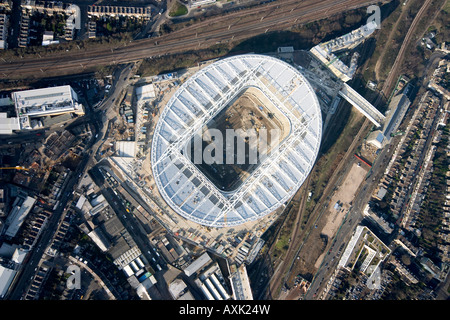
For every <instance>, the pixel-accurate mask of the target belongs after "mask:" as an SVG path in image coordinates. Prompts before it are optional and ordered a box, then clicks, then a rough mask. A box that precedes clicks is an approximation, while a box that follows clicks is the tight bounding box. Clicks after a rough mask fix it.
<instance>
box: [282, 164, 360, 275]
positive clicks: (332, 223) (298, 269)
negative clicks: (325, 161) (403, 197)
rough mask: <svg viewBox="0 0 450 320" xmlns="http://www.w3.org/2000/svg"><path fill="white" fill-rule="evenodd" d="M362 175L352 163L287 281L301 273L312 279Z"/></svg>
mask: <svg viewBox="0 0 450 320" xmlns="http://www.w3.org/2000/svg"><path fill="white" fill-rule="evenodd" d="M366 174H367V169H366V168H365V167H363V166H358V163H357V161H355V162H354V163H353V165H352V168H351V170H349V172H348V173H347V175H346V176H345V178H343V182H342V183H341V184H340V186H339V188H338V189H337V190H336V191H335V192H334V193H333V195H332V197H331V200H330V202H329V204H328V207H327V208H326V209H324V210H326V211H325V212H323V214H322V216H321V217H320V218H319V220H318V221H317V223H316V225H315V226H314V228H313V229H312V231H311V233H310V235H309V236H308V239H307V242H306V243H305V244H304V246H303V249H302V250H301V251H300V254H299V256H298V257H297V260H296V261H295V265H294V267H293V270H294V272H292V273H291V276H290V279H291V278H294V277H295V276H296V275H297V274H301V275H302V276H304V277H306V278H312V276H313V275H314V274H315V272H316V271H317V268H318V267H319V266H320V264H321V262H322V258H323V256H324V254H325V252H326V250H325V248H326V247H327V245H328V244H329V243H330V242H331V239H332V238H333V236H334V235H335V233H336V232H337V230H338V228H339V226H340V225H341V223H342V220H343V219H344V217H345V214H346V213H347V211H348V209H349V208H350V202H351V201H352V200H353V198H354V196H355V193H356V191H357V190H358V187H359V186H360V184H361V182H362V181H363V180H364V177H365V176H366ZM338 201H339V209H338V210H336V209H335V208H334V206H335V204H336V203H337V202H338ZM288 283H290V281H288Z"/></svg>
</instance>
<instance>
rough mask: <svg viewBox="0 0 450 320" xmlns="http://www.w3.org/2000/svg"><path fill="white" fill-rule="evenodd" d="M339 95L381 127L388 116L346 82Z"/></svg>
mask: <svg viewBox="0 0 450 320" xmlns="http://www.w3.org/2000/svg"><path fill="white" fill-rule="evenodd" d="M339 95H340V96H341V97H343V98H344V99H345V100H347V101H348V102H350V103H351V105H352V106H354V107H355V108H356V109H358V110H359V111H360V112H361V113H362V114H364V115H365V116H366V117H367V118H368V119H369V120H370V121H372V123H373V124H374V125H376V126H377V127H381V125H382V123H383V122H384V120H385V119H386V117H385V116H384V115H383V114H382V113H381V112H380V111H378V110H377V109H376V108H375V107H374V106H373V105H372V104H371V103H370V102H369V101H367V100H366V99H365V98H364V97H363V96H361V95H360V94H359V93H358V92H356V91H355V90H354V89H353V88H352V87H350V86H349V85H348V84H346V83H344V85H343V86H342V88H341V90H340V91H339Z"/></svg>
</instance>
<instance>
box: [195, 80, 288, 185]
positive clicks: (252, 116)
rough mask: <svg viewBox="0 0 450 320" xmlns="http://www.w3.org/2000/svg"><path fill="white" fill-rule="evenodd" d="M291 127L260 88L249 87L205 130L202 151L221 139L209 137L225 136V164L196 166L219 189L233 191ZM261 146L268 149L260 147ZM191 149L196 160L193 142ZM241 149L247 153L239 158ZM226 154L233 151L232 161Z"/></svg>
mask: <svg viewBox="0 0 450 320" xmlns="http://www.w3.org/2000/svg"><path fill="white" fill-rule="evenodd" d="M289 128H290V125H289V120H288V119H287V118H286V117H285V116H284V115H283V114H282V113H281V112H280V111H278V109H277V108H276V107H275V106H274V105H273V104H272V103H271V102H270V100H269V99H268V98H267V97H265V95H264V94H263V93H262V92H261V91H260V90H259V89H257V88H255V87H249V88H246V89H244V90H243V91H242V92H241V93H240V94H238V95H237V97H236V98H235V99H233V101H231V103H230V104H229V106H228V107H225V108H224V109H223V110H222V111H220V112H219V113H218V114H217V115H216V116H215V117H214V118H213V119H211V120H210V121H209V122H208V124H207V125H205V126H204V127H203V128H202V136H203V139H202V151H201V152H202V153H203V152H204V150H205V149H206V148H208V146H213V147H214V142H215V140H213V138H219V137H210V136H206V135H207V134H208V133H210V132H212V131H213V130H214V129H216V130H218V132H217V133H220V136H221V137H222V139H220V138H219V139H220V140H223V141H222V142H223V143H222V145H223V152H222V155H223V161H222V162H219V163H217V162H214V163H211V164H206V163H205V162H204V161H203V162H202V163H201V164H198V165H197V166H198V168H199V169H200V170H201V171H202V172H203V173H205V175H206V176H207V177H208V178H209V179H210V180H212V181H213V183H214V184H215V185H216V186H217V187H218V188H219V189H220V190H224V191H231V190H234V189H236V188H237V187H239V186H240V185H241V184H242V182H243V181H245V180H246V179H247V178H248V177H249V176H250V175H251V174H252V172H253V171H254V170H255V169H256V168H257V167H258V166H259V165H260V164H261V159H263V158H264V157H266V156H267V154H268V153H270V152H271V150H272V148H276V147H277V146H278V144H279V143H280V142H281V141H282V140H284V139H285V138H286V136H287V135H288V134H289ZM229 132H232V133H233V134H232V135H230V134H229ZM231 145H232V148H231V149H232V150H230V146H231ZM261 145H263V146H266V147H265V148H261ZM191 146H192V148H191V151H192V157H195V156H194V155H195V153H196V150H195V142H194V141H191ZM238 149H242V151H245V153H244V152H243V153H242V154H240V155H238V152H235V150H238ZM214 150H216V148H215V147H214ZM227 151H228V152H230V151H231V152H233V154H232V156H233V159H232V161H230V160H231V159H229V158H227V157H229V155H228V156H227ZM216 152H219V151H218V150H216Z"/></svg>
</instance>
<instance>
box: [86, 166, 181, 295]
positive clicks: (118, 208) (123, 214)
mask: <svg viewBox="0 0 450 320" xmlns="http://www.w3.org/2000/svg"><path fill="white" fill-rule="evenodd" d="M102 165H103V164H102ZM89 173H90V175H91V177H92V179H93V180H94V182H95V184H96V185H97V186H99V187H100V188H101V191H102V194H103V196H104V197H105V199H106V201H107V202H108V203H109V205H110V206H111V208H112V209H113V210H114V212H115V213H116V215H117V217H118V218H119V220H120V222H122V224H123V226H124V227H125V229H126V230H127V231H128V233H129V234H130V235H131V237H132V238H133V240H134V242H136V245H137V246H138V248H139V250H140V251H141V253H142V255H143V256H144V257H145V259H146V260H147V261H148V262H149V263H150V264H151V265H153V266H155V264H156V263H157V264H159V265H160V266H161V268H163V269H167V267H166V262H165V261H164V260H163V259H162V257H161V255H156V254H155V253H154V252H155V250H154V248H153V246H152V245H151V243H150V241H149V239H148V237H147V234H146V233H145V231H144V230H143V228H142V226H141V224H140V222H139V221H138V220H137V219H136V218H135V217H134V216H133V214H131V213H129V212H127V209H126V207H125V206H124V204H123V203H122V201H121V198H119V197H118V196H117V195H116V194H115V193H114V191H113V187H112V186H110V185H109V184H108V183H107V182H106V181H105V179H104V177H103V175H102V173H101V172H100V170H99V165H97V166H95V167H93V168H92V169H91V170H90V171H89ZM121 185H122V187H124V189H127V188H128V186H127V185H126V183H121ZM127 191H128V190H127ZM152 258H153V259H155V260H156V263H155V264H154V263H153V262H152V261H153V260H152ZM154 270H155V271H156V270H157V269H156V268H154ZM154 275H155V278H156V279H157V283H156V287H157V288H158V290H159V292H160V294H161V295H162V297H163V299H166V300H171V299H172V297H171V295H170V293H169V291H168V288H167V284H166V282H165V281H163V279H162V278H161V277H162V274H161V273H160V272H155V273H154Z"/></svg>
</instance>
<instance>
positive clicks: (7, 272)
mask: <svg viewBox="0 0 450 320" xmlns="http://www.w3.org/2000/svg"><path fill="white" fill-rule="evenodd" d="M16 273H17V271H14V270H12V269H8V268H5V267H3V266H0V299H1V298H3V297H4V296H5V295H6V293H7V292H8V289H9V287H10V286H11V283H12V281H13V280H14V277H15V276H16Z"/></svg>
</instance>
